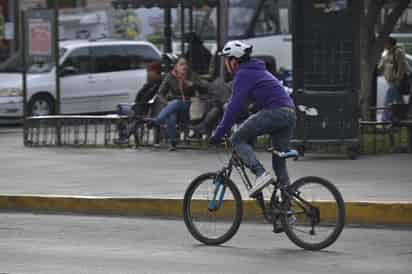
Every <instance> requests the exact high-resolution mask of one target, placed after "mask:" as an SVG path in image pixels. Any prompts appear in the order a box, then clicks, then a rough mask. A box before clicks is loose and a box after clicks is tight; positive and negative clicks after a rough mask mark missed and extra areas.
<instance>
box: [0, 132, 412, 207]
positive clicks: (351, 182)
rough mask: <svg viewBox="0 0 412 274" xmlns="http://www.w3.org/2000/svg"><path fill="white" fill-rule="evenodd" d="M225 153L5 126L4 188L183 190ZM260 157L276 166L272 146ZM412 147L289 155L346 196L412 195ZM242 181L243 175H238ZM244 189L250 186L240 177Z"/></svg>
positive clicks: (295, 170) (162, 193) (99, 192)
mask: <svg viewBox="0 0 412 274" xmlns="http://www.w3.org/2000/svg"><path fill="white" fill-rule="evenodd" d="M227 159H228V156H227V154H222V153H221V154H218V153H216V152H214V151H199V150H179V151H177V152H168V151H167V150H165V149H150V148H145V149H138V150H135V149H104V148H83V149H81V148H56V147H53V148H26V147H24V146H23V139H22V134H21V129H19V128H17V127H14V128H8V127H3V128H0V163H1V164H0V176H1V177H0V182H1V184H0V193H1V194H4V195H22V194H35V195H88V196H114V197H130V196H131V197H159V198H161V197H164V198H182V197H183V193H184V191H185V189H186V187H187V186H188V184H189V182H190V181H191V180H192V179H193V178H195V177H196V176H198V175H199V174H201V173H204V172H208V171H216V170H218V169H220V168H221V167H222V166H223V163H224V162H225V161H227ZM259 159H261V160H262V161H263V163H264V164H265V166H266V167H267V169H268V170H270V169H271V168H270V166H271V160H270V154H269V153H259ZM411 166H412V154H389V155H368V156H362V157H361V158H360V159H358V160H354V161H353V160H348V159H347V157H346V156H345V155H330V154H329V155H326V154H323V155H315V154H308V155H307V156H305V157H303V158H302V159H301V160H299V161H296V162H295V161H289V171H290V174H291V177H292V178H293V179H297V178H299V177H302V176H308V175H314V176H320V177H324V178H327V179H329V180H330V181H332V182H333V183H335V184H336V185H337V186H338V188H339V189H340V190H341V192H342V194H343V196H344V199H345V201H379V202H380V201H412V196H411V193H412V172H411ZM236 181H239V180H236ZM239 188H240V190H241V191H242V192H243V194H244V195H243V197H247V195H246V193H245V189H244V187H243V186H242V185H239Z"/></svg>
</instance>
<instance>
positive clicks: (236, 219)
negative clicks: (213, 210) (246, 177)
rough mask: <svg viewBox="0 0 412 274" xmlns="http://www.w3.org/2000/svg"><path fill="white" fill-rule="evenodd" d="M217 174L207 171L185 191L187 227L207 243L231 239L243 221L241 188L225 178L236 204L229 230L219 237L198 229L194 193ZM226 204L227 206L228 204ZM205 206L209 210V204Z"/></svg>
mask: <svg viewBox="0 0 412 274" xmlns="http://www.w3.org/2000/svg"><path fill="white" fill-rule="evenodd" d="M217 175H218V174H217V173H205V174H202V175H200V176H199V177H197V178H195V179H194V180H193V181H192V182H191V183H190V185H189V186H188V188H187V190H186V192H185V196H184V200H183V219H184V222H185V225H186V227H187V229H188V230H189V232H190V234H191V235H192V236H193V237H194V238H195V239H197V240H198V241H200V242H202V243H204V244H206V245H220V244H222V243H225V242H227V241H229V240H230V239H231V238H232V237H233V236H234V235H235V234H236V232H237V231H238V229H239V226H240V223H241V222H242V217H243V204H242V197H241V195H240V192H239V189H238V188H237V187H236V185H235V184H234V183H233V181H232V180H230V179H229V178H225V180H224V185H225V186H226V189H229V190H230V192H231V194H232V196H233V203H231V204H233V205H234V206H235V211H234V216H233V220H232V223H231V224H230V227H229V229H227V231H225V232H224V233H222V235H218V236H217V237H211V236H208V235H205V233H202V232H201V231H200V230H199V229H198V227H197V225H196V223H195V221H194V216H193V215H192V214H193V212H192V210H191V205H192V202H194V201H195V198H194V193H195V191H196V190H197V189H198V188H199V187H200V186H201V185H202V184H204V183H207V181H210V180H212V181H213V180H214V178H215V177H216V176H217ZM194 203H195V202H194ZM229 203H230V202H229ZM229 203H228V204H229ZM205 204H207V203H203V205H202V204H201V206H205ZM228 204H227V205H228ZM224 205H225V206H226V204H224ZM205 207H206V208H205V210H208V207H207V205H206V206H205ZM222 210H223V209H222ZM194 211H195V210H194ZM209 212H210V211H209ZM218 221H222V220H218Z"/></svg>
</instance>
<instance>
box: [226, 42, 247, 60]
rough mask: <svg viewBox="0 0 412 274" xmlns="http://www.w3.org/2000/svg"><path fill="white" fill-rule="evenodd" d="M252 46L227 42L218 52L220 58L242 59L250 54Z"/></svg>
mask: <svg viewBox="0 0 412 274" xmlns="http://www.w3.org/2000/svg"><path fill="white" fill-rule="evenodd" d="M252 49H253V46H252V45H248V44H246V43H244V42H241V41H229V42H227V43H226V45H225V46H224V47H223V49H222V51H220V52H219V55H220V56H224V57H234V58H242V57H246V56H249V55H250V54H251V53H252Z"/></svg>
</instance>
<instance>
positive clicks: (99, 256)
mask: <svg viewBox="0 0 412 274" xmlns="http://www.w3.org/2000/svg"><path fill="white" fill-rule="evenodd" d="M270 229H271V228H270V225H262V224H242V225H241V227H240V230H239V232H238V234H237V235H235V237H234V238H233V239H232V240H231V241H230V242H228V243H227V244H225V245H224V246H218V247H209V246H204V245H201V244H199V243H197V242H196V241H195V240H194V239H193V238H192V237H191V236H190V235H189V233H188V232H187V230H186V228H185V226H184V224H183V222H182V221H181V220H153V219H141V218H118V217H87V216H69V215H64V216H59V215H31V214H5V213H3V214H0V262H1V263H0V273H8V274H15V273H42V274H47V273H53V274H55V273H59V274H64V273H287V274H288V273H327V274H330V273H346V274H347V273H365V274H367V273H391V274H395V273H408V274H409V273H412V264H411V263H410V261H411V259H412V231H410V230H409V231H408V230H383V229H356V228H347V229H346V230H344V232H343V234H342V235H341V237H340V238H339V239H338V241H337V242H336V243H335V244H334V245H332V246H331V247H330V248H329V249H327V250H325V251H321V252H310V251H305V250H301V249H299V248H297V247H296V246H294V245H293V244H292V243H291V242H290V241H289V240H288V239H287V238H286V236H285V235H283V234H281V235H278V234H276V235H275V234H273V233H272V232H271V230H270Z"/></svg>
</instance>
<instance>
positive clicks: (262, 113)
mask: <svg viewBox="0 0 412 274" xmlns="http://www.w3.org/2000/svg"><path fill="white" fill-rule="evenodd" d="M252 48H253V46H252V45H248V44H246V43H243V42H241V41H230V42H228V43H226V45H225V46H224V47H223V49H222V51H221V52H220V53H219V54H220V55H221V56H223V57H224V62H225V66H226V69H227V71H228V72H229V73H230V74H233V75H234V80H233V86H232V95H231V97H230V100H229V104H228V106H227V109H226V111H225V113H224V115H223V118H222V120H221V121H220V123H219V125H218V126H217V128H216V129H215V131H214V133H213V135H212V136H211V137H210V139H209V143H211V144H217V143H219V142H220V140H221V139H222V138H223V136H224V135H225V133H226V132H228V131H229V130H230V129H231V128H232V126H233V125H234V123H235V121H236V120H237V118H238V116H239V115H240V114H241V112H242V110H243V109H244V108H245V107H247V104H249V103H253V104H254V105H255V107H256V110H257V112H256V113H255V114H253V115H251V116H250V117H249V118H248V119H247V120H246V121H244V122H243V123H242V124H241V125H240V126H239V128H238V129H237V130H236V131H235V132H234V133H233V135H232V136H231V138H230V142H231V144H232V145H233V147H234V149H235V151H236V152H237V153H238V155H239V157H240V158H241V159H242V160H243V161H244V162H245V164H246V165H247V166H248V167H249V168H250V169H251V171H252V172H253V173H254V174H255V175H256V181H255V184H254V186H253V187H252V188H251V189H250V191H249V196H251V197H253V196H255V194H256V193H258V192H259V191H260V190H262V189H263V188H264V187H265V186H267V185H268V184H270V182H271V181H272V179H273V178H272V175H271V174H270V173H268V172H266V170H265V168H264V167H263V165H262V164H261V163H260V162H259V160H258V159H257V158H256V155H255V153H254V151H253V148H252V146H251V145H250V144H249V143H250V141H252V140H254V139H255V138H256V137H257V136H260V135H263V134H269V135H270V136H271V141H272V146H273V147H274V148H275V149H276V150H278V151H285V150H287V148H288V146H289V141H290V139H291V136H292V132H293V129H294V127H295V124H296V114H295V105H294V103H293V100H292V98H291V97H290V96H289V94H288V93H287V92H286V91H285V89H284V88H283V86H282V84H281V83H280V82H279V80H278V79H276V78H275V77H274V76H273V75H272V74H271V73H270V72H269V71H267V69H266V67H265V64H264V62H262V61H260V60H256V59H253V58H251V53H252ZM272 167H273V170H274V171H275V174H276V177H277V179H278V181H279V183H280V184H282V185H286V184H289V183H290V180H289V175H288V172H287V169H286V160H285V159H284V158H280V157H278V156H276V155H273V156H272Z"/></svg>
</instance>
